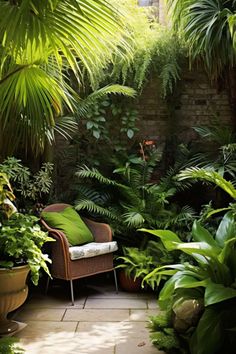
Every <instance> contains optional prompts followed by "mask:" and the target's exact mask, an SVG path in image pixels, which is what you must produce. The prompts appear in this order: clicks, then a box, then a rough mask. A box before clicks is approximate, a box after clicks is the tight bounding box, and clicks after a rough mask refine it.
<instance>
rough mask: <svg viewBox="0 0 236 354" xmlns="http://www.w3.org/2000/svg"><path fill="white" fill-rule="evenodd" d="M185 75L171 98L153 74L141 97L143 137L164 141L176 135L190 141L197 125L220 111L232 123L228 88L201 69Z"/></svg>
mask: <svg viewBox="0 0 236 354" xmlns="http://www.w3.org/2000/svg"><path fill="white" fill-rule="evenodd" d="M181 77H182V78H181V81H179V82H178V84H177V87H176V89H175V93H174V97H173V98H172V99H171V100H169V101H165V100H163V99H162V98H161V97H160V87H159V86H160V85H159V82H158V78H155V77H154V76H153V77H152V78H151V80H150V82H149V83H148V84H147V85H146V87H145V88H144V90H143V93H142V95H141V97H140V99H139V100H138V110H139V117H140V121H139V127H140V132H139V135H140V138H148V139H154V140H157V141H159V142H161V143H163V142H165V141H166V139H167V138H168V137H170V136H172V137H175V138H176V139H177V140H178V141H179V142H186V143H187V142H189V141H191V140H192V139H194V138H195V133H194V131H193V130H192V127H193V126H199V125H204V124H207V123H209V122H210V121H211V120H212V118H213V117H214V116H216V115H217V116H218V117H219V119H220V121H221V122H223V124H224V123H225V124H231V123H232V114H231V109H230V105H229V100H228V95H227V92H226V90H225V89H222V90H221V91H219V90H218V88H217V87H216V84H213V83H211V82H210V81H209V79H208V78H207V76H206V74H205V73H204V72H203V71H201V70H200V69H194V70H192V71H189V70H188V69H186V70H184V71H183V73H182V75H181Z"/></svg>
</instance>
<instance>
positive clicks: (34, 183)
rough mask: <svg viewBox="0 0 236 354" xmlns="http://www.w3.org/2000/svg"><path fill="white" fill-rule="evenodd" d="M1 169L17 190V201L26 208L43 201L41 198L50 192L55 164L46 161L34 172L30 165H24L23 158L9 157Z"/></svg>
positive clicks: (0, 166) (1, 165) (0, 165)
mask: <svg viewBox="0 0 236 354" xmlns="http://www.w3.org/2000/svg"><path fill="white" fill-rule="evenodd" d="M0 171H1V172H3V173H4V174H6V175H7V176H8V177H9V179H10V182H11V185H12V187H13V188H14V191H15V196H16V203H17V204H18V205H20V206H21V208H22V207H24V208H26V207H29V206H27V204H29V203H30V204H31V205H30V207H32V204H33V203H35V202H39V201H41V198H42V197H43V196H45V195H47V194H49V192H50V189H51V186H52V183H53V181H52V171H53V164H52V163H49V162H45V163H43V164H42V167H41V168H40V169H39V170H38V172H36V173H34V174H33V172H32V171H31V170H30V169H29V167H27V166H24V165H23V164H22V162H21V160H19V159H16V158H15V157H8V158H7V159H5V160H4V161H3V163H1V164H0Z"/></svg>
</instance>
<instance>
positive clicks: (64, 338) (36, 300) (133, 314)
mask: <svg viewBox="0 0 236 354" xmlns="http://www.w3.org/2000/svg"><path fill="white" fill-rule="evenodd" d="M100 284H101V283H99V285H98V286H96V285H94V284H93V285H92V286H89V287H87V288H82V287H81V289H77V290H79V292H78V293H77V294H76V295H75V299H76V301H75V306H74V307H73V306H71V302H70V297H69V296H67V294H66V293H65V290H66V289H64V288H63V287H62V288H60V287H58V288H57V289H56V290H55V288H51V291H50V293H49V295H48V296H45V295H43V294H40V293H39V294H38V293H37V294H32V295H31V297H32V298H31V299H29V300H28V301H27V302H26V303H25V304H24V305H23V306H22V308H21V309H20V310H19V311H17V312H16V315H15V317H14V319H15V320H19V321H23V322H26V323H27V324H28V326H27V327H26V328H25V329H24V330H22V331H21V332H19V333H18V334H17V336H18V337H19V338H20V344H22V345H23V348H24V349H25V350H26V354H42V353H45V354H73V353H75V354H139V353H140V354H164V353H163V352H159V351H158V350H157V348H155V347H154V346H153V345H152V344H151V342H150V340H149V330H148V329H147V325H148V317H149V316H150V315H151V316H152V315H155V314H157V313H158V309H157V301H156V294H154V293H145V292H141V293H126V292H123V291H119V293H118V294H116V293H115V291H114V287H113V284H109V285H108V286H106V285H103V284H101V285H100ZM77 290H76V291H77Z"/></svg>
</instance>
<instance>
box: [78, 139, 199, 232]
mask: <svg viewBox="0 0 236 354" xmlns="http://www.w3.org/2000/svg"><path fill="white" fill-rule="evenodd" d="M140 146H141V149H140V151H141V154H142V157H138V156H137V155H132V156H130V158H129V160H128V161H126V162H125V164H123V165H122V166H119V167H118V168H116V169H115V170H113V176H114V178H113V179H111V178H107V177H105V176H104V175H103V174H101V173H100V172H99V171H98V170H97V169H94V168H93V169H91V168H88V167H86V166H85V167H81V168H80V169H79V170H78V172H77V173H76V175H77V177H78V178H79V180H84V179H86V188H84V183H81V182H80V183H79V184H78V185H77V193H78V198H77V200H76V201H75V205H76V209H77V210H88V211H89V212H92V213H93V214H94V213H95V214H98V215H102V216H104V217H108V220H109V216H111V218H110V220H109V222H110V223H111V224H112V225H113V228H114V230H115V234H116V235H117V236H118V235H119V236H121V237H124V238H125V235H127V234H128V233H132V232H133V234H134V233H135V231H136V229H137V228H139V227H144V226H145V225H146V226H147V225H148V226H147V227H151V228H155V227H157V225H159V227H168V226H169V225H175V227H176V228H177V227H180V228H181V226H182V227H183V228H184V227H187V224H188V223H187V220H190V219H191V220H192V218H193V217H194V213H193V211H192V209H191V208H189V207H183V208H182V209H181V208H178V207H177V205H175V204H174V203H170V202H169V201H170V199H171V198H172V196H173V195H174V194H175V192H176V189H175V188H174V187H173V185H172V186H169V185H166V184H164V183H163V184H162V183H160V184H157V183H151V182H150V180H151V178H152V176H153V171H154V169H155V168H156V164H157V161H159V160H160V158H161V154H160V151H159V150H158V149H157V148H153V150H151V149H149V148H147V147H144V150H145V151H144V150H143V146H142V144H141V145H140ZM119 236H118V237H119ZM132 238H134V236H133V237H132Z"/></svg>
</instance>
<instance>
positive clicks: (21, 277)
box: [0, 173, 51, 335]
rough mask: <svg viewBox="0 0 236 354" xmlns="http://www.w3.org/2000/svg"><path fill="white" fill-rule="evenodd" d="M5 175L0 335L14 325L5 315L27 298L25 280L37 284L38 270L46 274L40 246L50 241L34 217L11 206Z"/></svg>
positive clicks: (0, 205) (0, 198)
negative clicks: (29, 277)
mask: <svg viewBox="0 0 236 354" xmlns="http://www.w3.org/2000/svg"><path fill="white" fill-rule="evenodd" d="M12 200H14V194H13V192H12V189H11V186H10V183H9V180H8V178H7V175H6V174H4V173H0V284H1V288H0V335H3V334H6V333H11V332H14V331H15V330H16V329H17V327H18V326H17V323H16V322H13V321H9V320H7V314H8V312H11V311H13V310H15V309H16V308H18V307H19V306H20V305H22V304H23V302H24V301H25V300H26V298H27V294H28V286H27V285H26V278H27V275H28V273H29V272H31V280H32V282H33V283H34V284H35V285H37V283H38V279H39V271H40V269H41V268H43V269H44V270H45V271H46V272H47V273H48V274H49V271H48V267H47V263H46V262H48V261H50V260H49V258H48V256H47V255H45V254H43V252H42V246H43V244H44V243H45V242H47V241H50V240H51V238H49V237H48V235H47V233H46V232H44V231H42V230H41V229H40V226H39V225H38V223H37V222H38V219H37V218H36V217H35V216H31V215H24V214H21V213H18V212H17V211H16V208H15V207H14V205H13V203H12Z"/></svg>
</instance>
